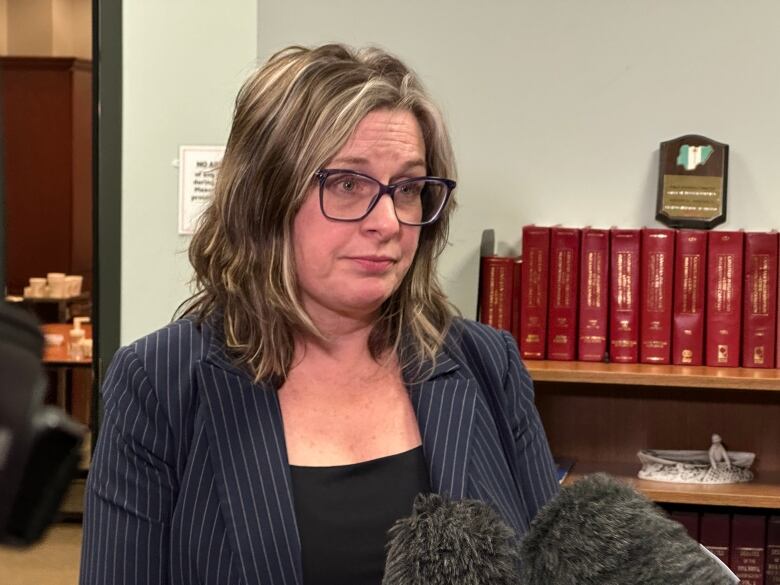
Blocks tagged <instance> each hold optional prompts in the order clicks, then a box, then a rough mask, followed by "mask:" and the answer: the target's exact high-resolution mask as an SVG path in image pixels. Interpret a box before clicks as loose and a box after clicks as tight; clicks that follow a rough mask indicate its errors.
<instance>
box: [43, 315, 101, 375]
mask: <svg viewBox="0 0 780 585" xmlns="http://www.w3.org/2000/svg"><path fill="white" fill-rule="evenodd" d="M81 328H82V329H83V330H84V339H92V326H91V325H90V324H89V323H85V324H83V325H82V326H81ZM71 329H73V325H72V324H71V323H47V324H46V325H41V331H43V334H44V335H46V334H47V333H54V334H57V335H62V343H61V344H59V345H48V344H47V345H44V347H43V365H44V366H63V367H71V368H88V367H91V366H92V358H79V359H74V358H72V357H71V356H70V355H69V354H68V335H69V332H70V330H71Z"/></svg>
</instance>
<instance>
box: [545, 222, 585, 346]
mask: <svg viewBox="0 0 780 585" xmlns="http://www.w3.org/2000/svg"><path fill="white" fill-rule="evenodd" d="M579 259H580V230H579V229H575V228H560V227H554V228H552V229H551V230H550V300H549V303H550V310H549V313H548V316H547V359H550V360H573V359H576V357H577V353H576V352H577V344H576V339H577V300H578V299H577V296H578V295H577V293H578V284H579V280H578V271H579V264H580V262H579Z"/></svg>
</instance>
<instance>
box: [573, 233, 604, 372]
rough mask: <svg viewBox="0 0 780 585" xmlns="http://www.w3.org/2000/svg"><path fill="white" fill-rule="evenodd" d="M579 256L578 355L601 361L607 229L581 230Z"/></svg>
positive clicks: (602, 354) (581, 357) (602, 353)
mask: <svg viewBox="0 0 780 585" xmlns="http://www.w3.org/2000/svg"><path fill="white" fill-rule="evenodd" d="M580 260H581V262H580V307H579V312H580V315H579V330H578V359H579V360H581V361H585V362H600V361H603V360H604V356H605V355H606V353H607V327H608V322H609V294H608V292H609V230H602V229H592V228H585V229H584V230H583V231H582V247H581V252H580Z"/></svg>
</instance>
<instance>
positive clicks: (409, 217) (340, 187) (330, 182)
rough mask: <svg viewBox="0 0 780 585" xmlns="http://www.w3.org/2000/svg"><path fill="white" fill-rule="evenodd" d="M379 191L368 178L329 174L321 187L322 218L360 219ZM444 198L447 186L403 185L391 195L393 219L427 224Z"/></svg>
mask: <svg viewBox="0 0 780 585" xmlns="http://www.w3.org/2000/svg"><path fill="white" fill-rule="evenodd" d="M380 188H381V186H380V184H379V183H378V182H377V181H374V180H373V179H370V178H369V177H363V176H361V175H355V174H352V173H337V174H334V175H330V176H328V177H327V178H326V179H325V182H324V184H323V193H322V195H323V197H322V206H323V210H324V212H325V215H327V216H328V217H330V218H332V219H342V220H355V219H360V218H362V217H363V216H364V215H365V214H366V211H367V210H368V206H369V205H370V204H371V201H372V199H373V198H374V197H375V196H376V194H377V193H379V191H380ZM446 196H447V186H446V185H445V184H444V183H441V182H438V181H432V180H425V179H419V180H415V181H408V182H403V183H402V184H401V185H399V186H398V187H397V188H396V189H395V192H394V194H393V201H394V203H395V213H396V216H397V217H398V220H399V221H401V222H403V223H411V224H420V223H426V222H428V221H430V220H431V219H433V218H434V217H435V216H436V214H437V213H438V212H439V211H440V209H441V207H442V205H443V203H444V199H445V198H446Z"/></svg>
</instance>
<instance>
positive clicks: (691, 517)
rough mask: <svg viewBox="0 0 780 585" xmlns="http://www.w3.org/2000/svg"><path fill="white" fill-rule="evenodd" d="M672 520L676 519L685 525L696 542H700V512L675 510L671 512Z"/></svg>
mask: <svg viewBox="0 0 780 585" xmlns="http://www.w3.org/2000/svg"><path fill="white" fill-rule="evenodd" d="M669 516H671V518H672V520H676V521H677V522H679V523H680V524H682V525H683V526H684V527H685V530H686V531H687V532H688V536H690V537H691V538H692V539H693V540H695V541H696V542H699V513H698V512H685V511H682V510H674V511H673V512H672V513H671V514H669Z"/></svg>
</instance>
